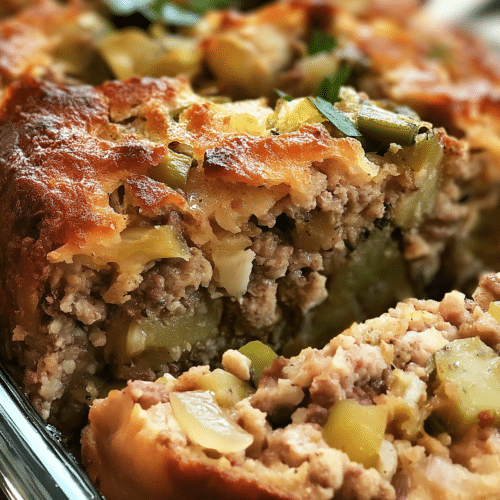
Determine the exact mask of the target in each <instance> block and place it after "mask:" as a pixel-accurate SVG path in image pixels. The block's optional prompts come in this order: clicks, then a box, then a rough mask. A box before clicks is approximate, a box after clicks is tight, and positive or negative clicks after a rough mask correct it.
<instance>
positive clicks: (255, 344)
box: [239, 340, 278, 384]
mask: <svg viewBox="0 0 500 500" xmlns="http://www.w3.org/2000/svg"><path fill="white" fill-rule="evenodd" d="M239 351H240V352H241V354H243V355H245V356H246V357H247V358H248V359H250V361H251V362H252V364H251V368H252V370H253V379H254V381H255V383H256V384H258V383H259V380H260V377H262V373H263V372H264V370H267V369H268V368H269V367H270V366H271V364H272V362H273V360H274V359H275V358H277V357H278V355H277V354H276V353H275V352H274V351H273V350H272V349H271V348H270V347H269V346H267V345H266V344H263V343H262V342H260V341H258V340H253V341H252V342H249V343H248V344H245V345H244V346H242V347H240V349H239Z"/></svg>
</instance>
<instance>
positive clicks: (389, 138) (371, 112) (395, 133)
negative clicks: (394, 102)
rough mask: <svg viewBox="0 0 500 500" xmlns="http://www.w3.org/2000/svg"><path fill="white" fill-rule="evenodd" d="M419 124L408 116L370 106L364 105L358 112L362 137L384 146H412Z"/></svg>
mask: <svg viewBox="0 0 500 500" xmlns="http://www.w3.org/2000/svg"><path fill="white" fill-rule="evenodd" d="M421 124H422V122H419V121H417V120H414V119H412V118H409V117H408V116H404V115H398V114H397V113H392V112H391V111H387V110H385V109H383V108H379V107H378V106H374V105H371V104H364V105H363V106H361V108H360V110H359V112H358V123H357V125H358V129H359V131H360V132H361V133H362V134H363V135H364V136H366V137H370V138H371V139H375V140H377V141H380V142H382V143H384V144H390V143H393V142H394V143H396V144H400V145H402V146H409V145H411V144H413V143H414V142H415V137H416V135H417V133H418V131H419V129H420V127H421Z"/></svg>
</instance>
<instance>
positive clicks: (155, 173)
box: [149, 149, 193, 189]
mask: <svg viewBox="0 0 500 500" xmlns="http://www.w3.org/2000/svg"><path fill="white" fill-rule="evenodd" d="M192 162H193V159H192V158H191V157H189V156H186V155H183V154H180V153H175V152H174V151H171V150H170V149H169V150H168V153H167V156H166V157H165V158H164V160H163V161H161V162H160V163H159V164H158V165H156V166H155V167H153V168H152V169H151V170H150V171H149V175H150V177H151V178H153V179H154V180H155V181H158V182H163V184H166V185H167V186H169V187H171V188H172V189H186V182H187V176H188V172H189V169H190V168H191V163H192Z"/></svg>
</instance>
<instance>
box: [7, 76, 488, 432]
mask: <svg viewBox="0 0 500 500" xmlns="http://www.w3.org/2000/svg"><path fill="white" fill-rule="evenodd" d="M341 97H342V101H341V103H340V104H339V105H341V106H343V109H345V110H346V111H345V112H346V113H353V112H354V111H355V110H356V109H357V108H358V107H359V106H360V105H361V104H362V103H366V102H369V101H367V98H366V96H365V95H359V94H356V93H355V92H354V91H353V90H352V89H349V88H345V89H344V90H342V92H341ZM300 102H302V103H304V102H305V101H304V100H302V101H300V100H299V101H293V102H292V103H285V102H282V103H281V108H278V107H277V108H276V109H273V108H271V107H269V106H268V105H267V104H266V102H265V101H264V100H261V99H257V100H250V101H239V102H235V103H218V102H214V101H212V100H209V99H206V98H203V97H201V96H199V95H198V94H195V93H194V92H193V91H192V90H191V88H190V86H189V84H188V83H187V82H186V80H185V79H182V78H181V79H168V78H164V79H148V78H144V79H130V80H128V81H125V82H117V81H116V82H109V83H105V84H103V85H101V86H99V87H91V86H82V85H73V86H66V85H61V84H56V83H51V82H40V81H37V80H34V79H31V78H21V79H19V80H18V81H17V82H15V83H13V84H12V85H10V86H9V87H8V88H7V89H6V91H5V95H4V100H3V103H2V108H1V110H0V115H1V118H0V141H1V144H2V150H1V153H0V156H1V158H0V161H1V164H2V183H3V186H5V189H4V191H3V195H2V196H3V203H2V207H3V208H2V215H3V217H4V220H5V221H6V222H5V224H4V225H3V227H2V229H1V237H2V241H4V242H6V244H5V245H4V247H3V256H2V265H3V269H4V270H5V272H4V275H3V290H4V292H5V294H6V297H7V298H8V299H7V300H5V301H4V302H3V304H2V307H3V309H2V318H3V322H2V325H3V328H4V334H3V335H4V342H3V349H4V355H5V356H6V357H7V358H9V359H12V358H15V359H17V360H18V362H19V364H20V365H21V367H23V369H24V384H25V389H26V391H27V392H28V393H29V394H30V395H31V396H32V399H33V401H34V403H35V406H36V407H37V408H38V410H39V411H40V413H41V414H42V415H43V416H44V417H45V418H47V417H48V416H49V415H50V414H51V412H52V415H53V416H54V415H55V417H54V418H55V421H56V422H59V425H60V426H61V425H66V424H68V425H71V423H72V422H76V421H78V419H76V418H75V414H77V413H78V412H79V411H82V412H84V411H85V405H86V403H87V402H88V401H89V399H92V398H94V397H96V395H97V394H98V390H99V387H98V386H99V383H100V381H99V380H100V379H99V377H101V379H102V377H103V374H104V372H105V371H107V373H108V374H109V373H111V374H112V376H113V377H118V378H122V379H129V378H142V379H149V380H154V379H155V378H156V376H157V374H158V373H162V372H164V371H170V372H171V373H179V372H180V371H182V370H185V369H187V368H188V367H189V366H191V365H193V364H206V363H209V362H211V361H212V360H216V359H219V358H220V354H221V353H222V352H223V351H224V350H225V349H228V348H235V347H238V346H240V345H241V344H243V343H244V342H246V341H247V340H248V339H250V338H258V339H260V340H262V341H264V342H267V343H269V344H270V345H272V346H273V347H274V348H275V349H287V348H289V349H290V350H295V351H297V349H300V347H301V346H304V345H307V344H314V343H318V344H320V343H324V342H325V341H326V339H327V338H329V337H330V336H331V335H332V334H333V333H334V332H335V330H336V329H337V330H339V329H340V328H342V327H344V326H345V324H346V323H347V324H348V323H349V322H350V321H353V320H354V319H363V318H366V317H368V316H373V315H375V314H378V313H379V312H380V310H381V309H382V310H383V309H386V308H387V307H388V306H389V305H391V304H392V303H395V302H396V301H397V300H398V299H402V298H404V297H408V296H411V295H412V294H413V293H418V291H419V290H420V289H421V287H422V285H423V284H425V283H427V284H428V283H431V282H432V280H433V279H434V277H435V276H436V274H437V272H438V270H439V269H440V266H441V264H440V262H441V256H442V255H443V252H444V251H445V249H446V247H447V246H448V245H451V244H452V243H453V242H457V244H458V243H459V242H460V241H461V240H462V239H463V238H464V237H465V235H466V234H467V233H468V231H469V228H470V227H471V226H472V224H471V222H472V221H473V219H474V217H475V214H476V213H477V210H478V208H479V207H480V205H481V202H480V198H476V197H474V196H471V197H467V196H465V193H466V192H467V190H468V188H469V186H471V184H472V183H473V181H474V179H475V177H476V176H477V170H476V169H475V166H474V165H471V164H470V163H469V160H470V156H469V151H468V148H467V144H466V143H464V142H461V141H459V140H457V139H455V138H452V137H450V136H448V135H447V134H446V133H445V132H444V131H443V130H442V129H433V130H429V131H428V132H425V133H423V134H422V136H421V137H420V145H419V144H417V145H416V146H408V147H404V146H399V145H397V144H394V145H392V146H386V148H384V151H383V152H382V153H380V152H377V151H374V146H372V145H371V143H370V142H369V140H365V139H361V140H358V139H355V138H350V137H345V136H344V135H343V134H341V133H340V132H339V131H338V130H336V129H335V127H333V126H332V125H331V124H329V123H314V120H312V121H313V123H300V122H299V123H298V124H297V126H296V127H295V128H294V129H292V130H288V129H286V131H283V130H282V128H283V127H285V126H286V127H288V125H289V121H287V120H285V121H284V122H282V121H280V116H281V114H280V113H287V112H288V109H289V108H287V106H290V107H291V108H292V109H293V106H295V105H296V104H297V103H299V104H300ZM290 113H292V111H290ZM318 116H319V121H320V122H322V121H323V120H324V118H322V117H321V115H318ZM284 124H285V125H284ZM414 147H422V148H424V153H425V154H423V155H421V156H422V159H421V162H420V163H417V164H415V162H413V163H411V161H412V160H410V159H408V158H409V157H408V155H409V153H410V152H411V151H413V149H412V148H414ZM408 162H410V163H408ZM179 165H180V166H179ZM165 172H166V174H165ZM165 175H167V178H166V179H165V177H164V176H165ZM173 175H177V177H174V178H173V180H172V176H173ZM162 176H163V177H162ZM169 176H170V177H169ZM428 179H430V180H431V184H428ZM169 184H170V185H174V186H179V187H177V188H176V189H173V188H172V187H170V185H169ZM367 271H368V272H367ZM419 287H420V288H419ZM415 291H416V292H415ZM328 296H330V297H331V300H333V302H328V300H330V299H328V300H327V297H328ZM345 304H348V305H349V307H350V308H351V309H352V310H349V311H348V314H347V315H346V317H345V318H342V321H343V322H344V324H342V322H340V323H335V320H336V314H333V315H332V311H333V312H334V313H336V312H338V311H343V310H344V308H343V306H344V305H345ZM344 312H345V311H344ZM325 335H326V336H327V337H325Z"/></svg>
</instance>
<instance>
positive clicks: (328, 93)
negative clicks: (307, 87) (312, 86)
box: [316, 64, 351, 103]
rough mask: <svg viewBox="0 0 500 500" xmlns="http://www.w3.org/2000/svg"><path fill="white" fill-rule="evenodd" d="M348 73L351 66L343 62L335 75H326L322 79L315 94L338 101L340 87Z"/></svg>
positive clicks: (331, 100)
mask: <svg viewBox="0 0 500 500" xmlns="http://www.w3.org/2000/svg"><path fill="white" fill-rule="evenodd" d="M350 74H351V68H350V67H349V66H348V65H347V64H344V65H343V66H341V67H340V69H339V70H338V71H337V72H336V73H335V75H333V76H327V77H326V78H324V79H323V81H322V82H321V84H320V86H319V87H318V90H317V91H316V96H317V97H321V98H323V99H324V100H325V101H328V102H331V103H334V102H337V101H339V100H340V98H339V92H340V87H342V85H344V83H345V82H346V80H347V79H348V78H349V75H350Z"/></svg>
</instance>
